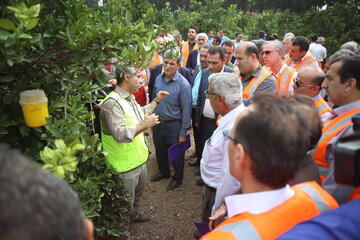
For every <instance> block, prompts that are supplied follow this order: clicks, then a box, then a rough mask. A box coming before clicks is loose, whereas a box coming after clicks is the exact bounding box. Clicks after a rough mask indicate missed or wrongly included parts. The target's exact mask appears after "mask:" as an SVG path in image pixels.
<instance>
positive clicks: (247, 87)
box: [234, 41, 276, 105]
mask: <svg viewBox="0 0 360 240" xmlns="http://www.w3.org/2000/svg"><path fill="white" fill-rule="evenodd" d="M259 55H260V54H259V50H258V48H257V47H256V45H255V44H254V43H252V42H248V41H247V42H242V43H240V45H239V46H238V47H237V48H236V50H235V58H236V62H235V65H236V66H237V67H238V70H236V71H235V72H234V73H235V74H238V76H239V78H240V79H241V81H242V85H243V99H244V100H243V101H244V104H245V105H249V104H250V99H252V98H253V97H254V96H255V95H257V94H259V93H261V92H268V93H272V94H275V93H276V79H275V77H274V76H273V75H272V72H271V71H269V70H268V68H267V67H263V66H261V64H260V62H259Z"/></svg>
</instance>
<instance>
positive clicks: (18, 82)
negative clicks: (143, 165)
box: [0, 0, 157, 236]
mask: <svg viewBox="0 0 360 240" xmlns="http://www.w3.org/2000/svg"><path fill="white" fill-rule="evenodd" d="M135 2H136V1H135ZM133 3H134V1H130V0H112V1H110V3H109V4H107V5H104V6H97V5H93V7H88V5H87V4H86V3H85V1H82V0H67V1H61V0H43V1H41V0H3V1H1V3H0V7H1V9H0V84H1V88H0V96H1V110H0V142H2V143H5V144H7V145H10V146H11V147H16V148H19V149H21V150H22V151H23V152H25V153H26V155H28V156H30V157H32V158H33V159H34V160H35V161H38V162H39V163H40V164H42V165H43V167H44V168H46V169H48V170H50V171H52V172H53V173H54V174H56V175H57V176H59V177H61V178H64V179H65V180H66V181H68V182H69V183H70V184H71V186H72V187H73V188H74V189H75V191H77V192H78V194H79V197H80V199H81V203H82V206H83V209H84V212H85V215H86V216H87V217H89V218H91V219H92V220H93V221H94V225H95V228H96V235H97V236H107V235H113V236H119V235H120V234H121V232H120V231H119V226H120V225H121V224H122V221H121V219H122V216H123V214H124V213H126V211H127V207H126V200H127V196H126V194H125V192H124V190H123V188H122V186H121V184H119V182H118V181H117V180H116V176H115V175H114V173H113V171H112V170H111V169H108V168H107V167H106V164H105V160H104V154H106V153H104V152H103V150H102V146H101V142H100V140H99V136H98V135H97V134H95V135H94V133H93V114H92V113H91V112H90V111H89V110H88V109H87V107H86V106H85V104H87V105H90V106H92V104H91V101H92V92H93V91H94V90H95V89H98V88H100V87H102V86H104V84H105V83H106V81H107V79H106V78H105V77H104V65H103V64H104V63H106V62H107V61H108V60H109V59H110V58H112V57H116V58H118V59H120V60H121V61H123V62H128V63H132V64H133V65H136V66H146V65H147V63H148V61H149V59H150V58H151V56H152V51H153V49H154V45H153V43H152V39H154V37H155V36H156V33H157V28H156V27H157V26H155V25H153V24H150V17H151V15H152V12H153V9H152V8H150V7H149V5H144V4H142V5H139V6H140V7H139V6H137V7H136V6H134V5H133ZM138 3H140V1H138ZM37 88H38V89H42V90H44V91H45V93H46V95H47V97H48V99H49V114H50V117H49V118H48V119H47V125H46V126H44V127H39V128H29V127H27V126H26V125H25V123H24V120H23V117H22V111H21V107H20V105H19V103H18V102H19V94H20V92H21V91H24V90H29V89H37Z"/></svg>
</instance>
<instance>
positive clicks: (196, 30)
mask: <svg viewBox="0 0 360 240" xmlns="http://www.w3.org/2000/svg"><path fill="white" fill-rule="evenodd" d="M189 29H194V30H195V32H196V33H198V29H197V27H195V26H191V27H189Z"/></svg>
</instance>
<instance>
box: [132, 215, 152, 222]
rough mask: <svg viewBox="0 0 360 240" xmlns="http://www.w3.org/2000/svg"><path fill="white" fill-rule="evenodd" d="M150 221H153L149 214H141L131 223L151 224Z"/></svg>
mask: <svg viewBox="0 0 360 240" xmlns="http://www.w3.org/2000/svg"><path fill="white" fill-rule="evenodd" d="M150 221H151V218H150V217H149V216H148V215H147V214H145V213H139V215H138V216H137V217H136V218H135V219H134V220H132V221H131V222H134V223H146V222H150Z"/></svg>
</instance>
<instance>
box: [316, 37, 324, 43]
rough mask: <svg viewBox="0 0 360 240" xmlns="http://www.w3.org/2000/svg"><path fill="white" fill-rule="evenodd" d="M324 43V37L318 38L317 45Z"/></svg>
mask: <svg viewBox="0 0 360 240" xmlns="http://www.w3.org/2000/svg"><path fill="white" fill-rule="evenodd" d="M324 42H325V38H324V37H318V39H317V40H316V43H324Z"/></svg>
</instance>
